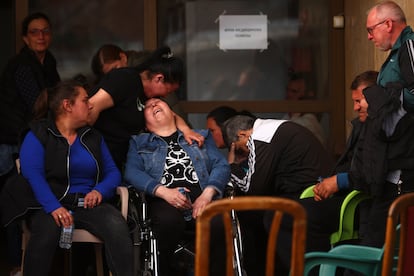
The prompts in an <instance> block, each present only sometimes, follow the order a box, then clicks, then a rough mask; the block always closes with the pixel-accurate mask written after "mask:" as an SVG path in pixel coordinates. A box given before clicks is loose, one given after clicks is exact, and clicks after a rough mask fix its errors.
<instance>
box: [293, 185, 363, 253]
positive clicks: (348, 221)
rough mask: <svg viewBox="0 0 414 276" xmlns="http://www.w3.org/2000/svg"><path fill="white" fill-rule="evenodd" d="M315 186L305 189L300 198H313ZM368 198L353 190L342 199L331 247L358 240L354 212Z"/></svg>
mask: <svg viewBox="0 0 414 276" xmlns="http://www.w3.org/2000/svg"><path fill="white" fill-rule="evenodd" d="M314 187H315V185H312V186H309V187H307V188H306V189H305V190H304V191H303V192H302V194H301V196H300V198H301V199H303V198H309V197H313V196H314V193H313V188H314ZM368 198H369V196H368V195H366V194H364V193H363V192H361V191H357V190H353V191H351V192H350V193H349V194H348V195H347V196H346V197H345V199H344V201H343V202H342V205H341V211H340V215H339V227H338V231H336V232H334V233H332V234H331V237H330V241H331V245H332V246H334V245H335V244H337V243H339V242H342V241H346V240H353V239H357V238H358V230H356V229H355V225H354V224H355V223H354V221H355V220H354V219H355V210H356V208H357V206H358V204H359V203H360V202H361V201H363V200H366V199H368Z"/></svg>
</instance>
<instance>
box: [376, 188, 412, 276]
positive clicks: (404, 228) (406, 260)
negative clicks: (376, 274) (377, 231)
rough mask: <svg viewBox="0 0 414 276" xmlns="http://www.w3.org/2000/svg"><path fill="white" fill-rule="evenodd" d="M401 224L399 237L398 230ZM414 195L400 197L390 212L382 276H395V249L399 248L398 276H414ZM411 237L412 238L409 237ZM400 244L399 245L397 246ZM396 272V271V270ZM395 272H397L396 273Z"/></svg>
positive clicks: (392, 205)
mask: <svg viewBox="0 0 414 276" xmlns="http://www.w3.org/2000/svg"><path fill="white" fill-rule="evenodd" d="M398 224H400V232H399V237H397V232H396V228H397V225H398ZM413 228H414V193H408V194H404V195H401V196H399V197H398V198H397V199H396V200H394V202H393V203H392V204H391V206H390V208H389V210H388V217H387V231H386V236H385V245H384V257H383V262H382V275H383V276H388V275H393V268H395V267H394V266H395V258H394V256H395V250H396V249H395V248H398V260H397V267H396V273H397V274H396V275H397V276H398V275H414V265H413V261H412V260H413V257H414V248H413V247H414V243H413V239H414V237H412V236H413V235H414V232H413V230H414V229H413ZM409 235H411V237H410V236H409ZM396 243H398V245H396ZM394 270H395V269H394ZM394 272H395V271H394Z"/></svg>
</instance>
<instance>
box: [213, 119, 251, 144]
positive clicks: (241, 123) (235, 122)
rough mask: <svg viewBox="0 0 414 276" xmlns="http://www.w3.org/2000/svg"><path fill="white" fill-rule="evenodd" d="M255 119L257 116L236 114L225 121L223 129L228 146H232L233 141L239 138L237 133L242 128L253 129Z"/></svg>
mask: <svg viewBox="0 0 414 276" xmlns="http://www.w3.org/2000/svg"><path fill="white" fill-rule="evenodd" d="M254 121H256V118H254V117H251V116H247V115H236V116H233V117H231V118H230V119H228V120H227V121H225V122H224V124H223V127H222V128H221V131H222V133H223V140H224V143H225V144H226V146H227V147H230V145H231V143H233V142H234V141H237V140H238V139H239V137H238V135H237V134H238V132H239V131H240V130H249V129H252V128H253V125H254Z"/></svg>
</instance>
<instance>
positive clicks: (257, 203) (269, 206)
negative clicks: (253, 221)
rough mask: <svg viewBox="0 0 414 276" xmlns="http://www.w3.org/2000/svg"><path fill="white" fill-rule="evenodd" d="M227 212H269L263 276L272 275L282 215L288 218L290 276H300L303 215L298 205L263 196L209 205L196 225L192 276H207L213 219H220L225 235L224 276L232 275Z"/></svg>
mask: <svg viewBox="0 0 414 276" xmlns="http://www.w3.org/2000/svg"><path fill="white" fill-rule="evenodd" d="M231 210H236V211H251V210H272V211H274V212H275V213H274V216H273V221H272V224H271V228H270V231H269V238H268V245H267V253H266V276H270V275H274V269H275V255H276V247H277V237H278V233H279V228H280V223H281V221H282V217H283V215H285V214H287V215H290V216H292V219H293V228H292V255H291V273H290V275H291V276H299V275H300V276H302V275H303V268H304V254H305V243H306V211H305V209H304V208H303V206H302V205H300V204H299V203H298V202H296V201H294V200H291V199H286V198H280V197H264V196H242V197H236V198H233V199H230V198H226V199H220V200H217V201H215V202H212V203H211V204H209V205H208V206H207V207H206V208H205V210H204V211H203V213H202V214H201V215H200V216H199V217H198V218H197V221H196V256H195V275H196V276H207V275H209V257H210V256H209V255H210V221H211V219H212V218H213V217H215V216H216V215H222V217H223V221H224V227H225V232H226V233H225V235H226V253H227V256H226V275H228V276H230V275H232V276H233V275H234V272H233V263H232V261H233V254H234V252H233V251H234V250H233V244H232V242H233V239H232V227H231V217H230V212H231Z"/></svg>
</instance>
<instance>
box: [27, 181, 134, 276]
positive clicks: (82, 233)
mask: <svg viewBox="0 0 414 276" xmlns="http://www.w3.org/2000/svg"><path fill="white" fill-rule="evenodd" d="M116 192H117V194H118V195H119V197H120V201H121V213H122V216H123V217H124V218H125V220H126V219H127V215H128V197H129V194H128V189H127V188H126V187H118V188H117V189H116ZM29 239H30V231H29V230H28V228H27V227H26V225H25V223H23V236H22V264H21V271H22V273H23V263H24V254H25V250H26V246H27V243H28V241H29ZM72 242H73V243H76V242H88V243H93V244H94V249H95V259H96V270H97V271H96V272H97V275H98V276H104V267H103V256H102V245H103V241H102V240H101V239H99V238H98V237H96V236H95V235H93V234H91V233H90V232H88V231H87V230H85V229H75V230H74V231H73V239H72ZM69 254H70V253H69ZM23 275H24V274H23Z"/></svg>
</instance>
